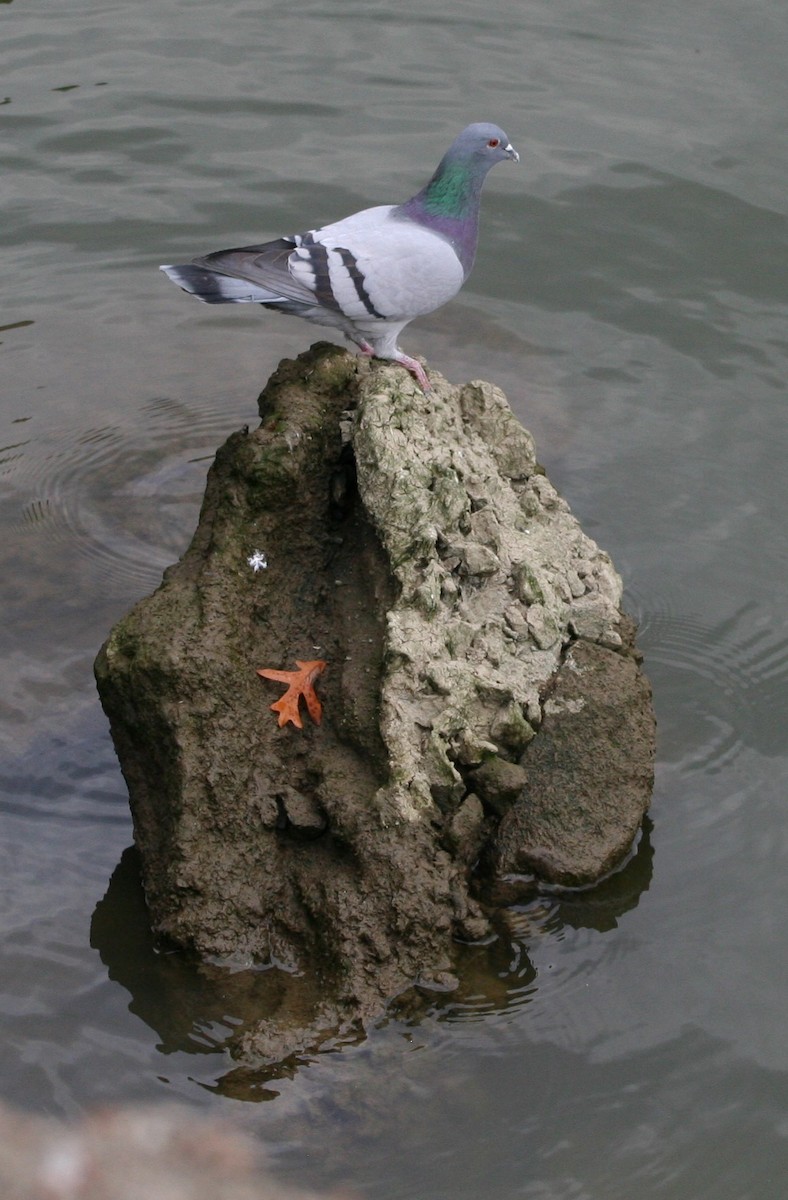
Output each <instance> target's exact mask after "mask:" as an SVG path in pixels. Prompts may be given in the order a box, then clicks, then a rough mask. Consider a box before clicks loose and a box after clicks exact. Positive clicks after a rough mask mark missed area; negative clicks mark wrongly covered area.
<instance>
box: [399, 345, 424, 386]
mask: <svg viewBox="0 0 788 1200" xmlns="http://www.w3.org/2000/svg"><path fill="white" fill-rule="evenodd" d="M394 361H395V362H398V363H401V365H402V366H403V367H404V368H405V370H406V371H410V373H411V375H412V376H413V377H414V379H415V380H416V383H417V384H418V385H419V387H420V388H421V390H422V391H423V392H425V393H428V392H431V391H432V388H431V387H430V381H429V379H428V378H427V376H426V374H425V371H424V367H423V366H422V365H421V363H420V362H418V361H417V360H416V359H415V358H409V357H408V355H407V354H403V353H402V351H401V350H400V352H399V354H398V355H397V357H396V359H395V360H394Z"/></svg>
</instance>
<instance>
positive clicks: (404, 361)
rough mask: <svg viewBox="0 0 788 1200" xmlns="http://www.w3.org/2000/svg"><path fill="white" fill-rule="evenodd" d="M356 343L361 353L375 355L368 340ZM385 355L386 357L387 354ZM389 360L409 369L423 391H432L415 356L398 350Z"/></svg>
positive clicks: (371, 356) (372, 356) (369, 356)
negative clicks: (412, 356) (411, 356)
mask: <svg viewBox="0 0 788 1200" xmlns="http://www.w3.org/2000/svg"><path fill="white" fill-rule="evenodd" d="M356 345H357V346H358V348H359V350H360V351H361V353H362V354H364V355H366V356H367V357H368V358H374V357H375V351H374V350H373V348H372V346H370V344H369V342H356ZM386 357H388V355H387V356H386ZM384 361H385V359H384ZM391 361H393V362H398V363H399V364H400V366H403V367H404V368H405V370H406V371H410V373H411V375H412V376H413V377H414V379H415V380H416V382H417V384H418V385H419V387H420V388H421V390H422V391H423V392H425V393H429V392H431V391H432V388H431V387H430V381H429V379H428V378H427V376H426V374H425V371H424V368H423V367H422V365H421V363H420V362H417V361H416V359H415V358H409V357H408V355H407V354H403V353H402V351H401V350H399V351H397V353H396V355H394V356H393V358H392V360H391Z"/></svg>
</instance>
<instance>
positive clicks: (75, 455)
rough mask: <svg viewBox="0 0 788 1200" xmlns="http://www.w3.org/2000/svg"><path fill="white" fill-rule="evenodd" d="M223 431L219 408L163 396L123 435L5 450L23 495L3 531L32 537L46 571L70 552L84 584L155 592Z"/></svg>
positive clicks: (116, 430)
mask: <svg viewBox="0 0 788 1200" xmlns="http://www.w3.org/2000/svg"><path fill="white" fill-rule="evenodd" d="M227 426H228V417H227V412H226V411H225V410H222V409H218V408H217V409H216V410H210V411H195V410H194V409H193V408H190V407H189V406H188V405H185V404H183V403H179V402H177V401H174V400H170V399H166V398H163V399H155V400H152V401H150V402H149V403H148V404H146V405H144V406H143V408H142V412H141V414H140V419H139V420H138V422H137V425H136V427H135V428H132V429H129V427H128V426H125V425H117V424H107V425H103V426H97V427H94V428H91V429H87V430H84V431H82V432H80V433H75V434H72V435H71V436H70V437H65V438H62V439H61V440H60V441H59V443H58V444H57V446H56V447H55V448H54V449H51V447H50V448H48V449H47V450H46V451H43V450H42V449H41V448H40V447H38V446H36V444H35V443H31V442H27V443H20V444H19V446H18V447H14V446H9V447H7V448H6V451H5V456H4V457H3V458H0V462H2V463H3V464H4V465H5V466H6V467H7V468H9V469H10V468H13V470H14V480H13V482H14V484H15V487H16V489H17V490H21V491H23V492H24V493H27V498H26V499H24V500H23V501H22V504H21V506H20V507H19V509H18V510H17V514H18V515H17V517H16V520H12V521H11V522H9V526H10V529H11V530H13V531H14V532H16V533H17V534H20V535H23V536H24V537H25V538H28V539H29V538H35V539H38V541H39V543H40V545H41V548H42V550H43V551H44V552H45V554H46V559H47V560H48V561H49V563H50V564H51V566H52V569H54V570H62V569H65V570H66V571H67V570H68V567H69V560H70V558H71V556H76V558H77V560H79V561H80V562H81V563H82V564H83V568H84V566H85V565H86V566H87V567H88V570H87V572H86V573H85V582H86V583H87V582H89V584H90V586H92V587H95V586H96V585H97V584H98V585H99V586H101V587H102V588H111V589H118V588H119V589H121V590H122V591H124V592H127V591H128V590H129V589H133V590H134V591H142V590H144V589H146V588H150V587H152V586H155V585H157V584H158V583H159V581H160V577H161V572H162V570H163V569H164V568H165V567H166V566H168V565H169V563H170V562H172V560H173V558H174V557H177V555H178V554H179V553H181V552H182V551H183V548H184V542H185V540H186V539H187V538H188V536H189V534H190V533H191V522H192V521H193V519H194V518H196V513H197V508H198V505H199V501H200V497H201V495H202V490H203V487H204V483H205V473H206V469H207V466H208V464H209V462H210V461H211V459H212V457H213V454H214V452H215V449H216V446H217V445H218V444H219V442H221V441H222V440H223V438H224V436H225V435H226V433H227ZM67 556H68V558H67Z"/></svg>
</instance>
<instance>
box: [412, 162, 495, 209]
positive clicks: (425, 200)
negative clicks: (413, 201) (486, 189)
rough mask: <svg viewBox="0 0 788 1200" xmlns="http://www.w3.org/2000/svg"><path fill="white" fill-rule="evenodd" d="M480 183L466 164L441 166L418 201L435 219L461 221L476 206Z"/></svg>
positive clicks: (458, 163)
mask: <svg viewBox="0 0 788 1200" xmlns="http://www.w3.org/2000/svg"><path fill="white" fill-rule="evenodd" d="M480 182H481V181H480V180H477V179H475V178H474V175H473V174H472V173H471V172H470V171H469V170H468V164H467V163H464V162H457V163H446V165H445V166H444V165H443V164H441V167H440V168H439V169H438V170H437V171H436V172H435V174H434V175H433V177H432V179H431V180H430V181H429V183H428V184H427V186H426V187H425V188H424V190H423V191H422V193H421V196H420V199H421V202H422V204H423V206H424V208H425V209H426V211H427V212H428V213H432V214H433V215H434V216H436V217H454V218H459V219H462V218H463V217H465V216H467V214H468V212H469V211H470V210H471V209H472V208H473V207H474V205H475V204H476V201H477V199H478V195H479V191H480V190H481V189H480Z"/></svg>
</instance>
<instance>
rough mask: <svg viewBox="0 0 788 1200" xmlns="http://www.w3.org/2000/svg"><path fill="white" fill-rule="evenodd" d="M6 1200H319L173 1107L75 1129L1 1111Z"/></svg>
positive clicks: (232, 1134)
mask: <svg viewBox="0 0 788 1200" xmlns="http://www.w3.org/2000/svg"><path fill="white" fill-rule="evenodd" d="M0 1195H2V1197H3V1200H140V1197H143V1196H145V1197H149V1200H317V1196H316V1193H314V1192H309V1193H306V1192H302V1191H296V1190H295V1189H291V1188H289V1187H286V1186H284V1185H282V1184H280V1183H279V1182H277V1181H276V1180H274V1179H273V1178H272V1177H271V1176H270V1174H269V1173H268V1172H267V1170H266V1168H265V1165H264V1163H263V1162H262V1156H261V1154H260V1151H259V1148H258V1147H257V1146H256V1145H255V1144H254V1143H253V1142H252V1141H251V1139H249V1138H247V1137H244V1136H242V1135H241V1134H239V1133H238V1132H236V1131H235V1130H233V1129H230V1128H229V1127H228V1126H226V1125H224V1124H221V1123H218V1122H216V1121H207V1120H205V1119H203V1118H201V1117H196V1116H194V1115H192V1114H191V1113H188V1112H186V1111H185V1110H183V1109H178V1108H175V1107H173V1106H168V1107H160V1108H156V1107H147V1108H127V1109H113V1110H108V1111H106V1112H101V1113H96V1114H94V1115H92V1116H89V1117H86V1118H85V1119H84V1120H82V1121H81V1122H80V1123H79V1124H78V1125H64V1124H62V1123H61V1122H59V1121H55V1120H51V1119H45V1118H41V1117H33V1116H29V1115H24V1114H22V1113H15V1112H13V1111H12V1110H11V1109H8V1108H5V1107H3V1106H0ZM336 1200H339V1198H338V1197H337V1198H336Z"/></svg>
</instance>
